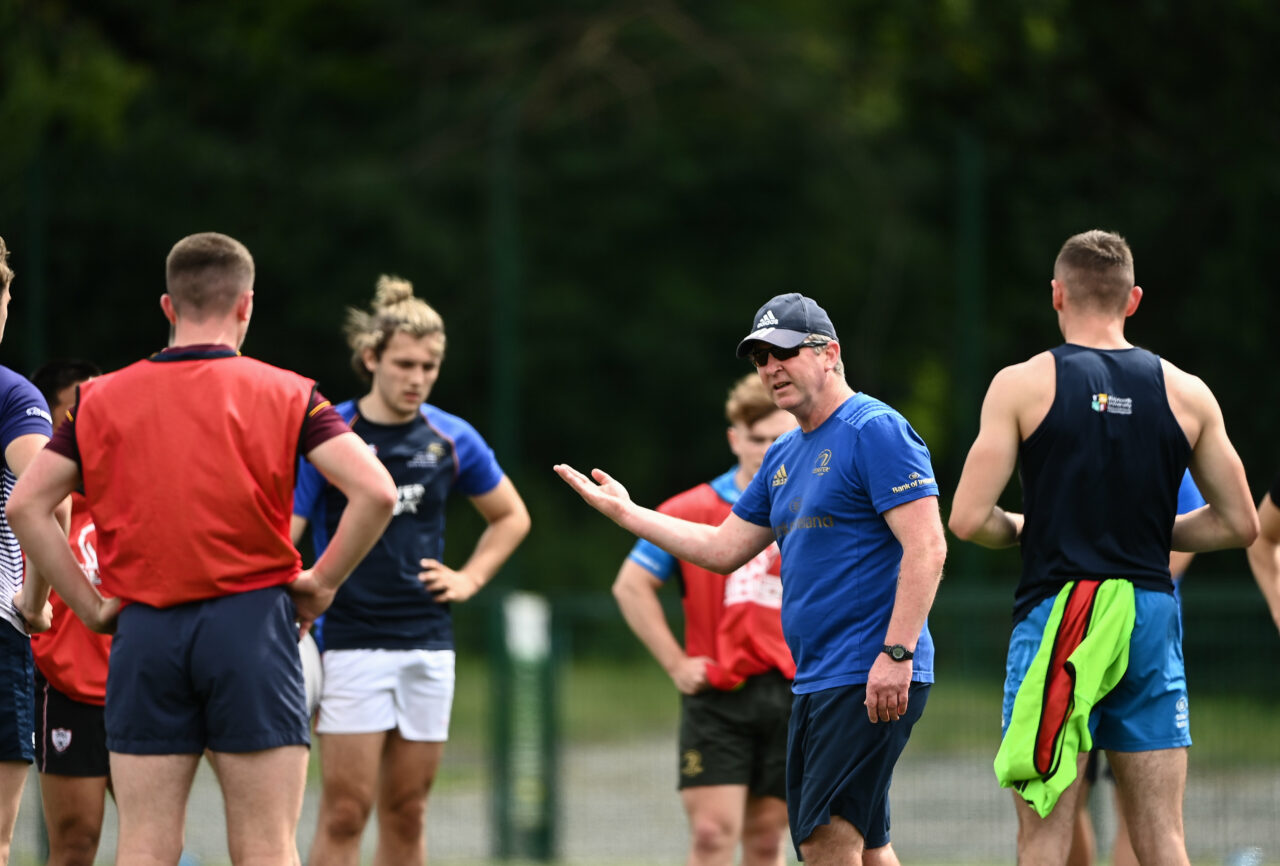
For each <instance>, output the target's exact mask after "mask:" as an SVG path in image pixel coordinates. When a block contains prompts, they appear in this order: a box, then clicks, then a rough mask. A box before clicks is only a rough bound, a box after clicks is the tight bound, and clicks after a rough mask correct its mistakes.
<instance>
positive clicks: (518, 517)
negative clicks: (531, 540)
mask: <svg viewBox="0 0 1280 866" xmlns="http://www.w3.org/2000/svg"><path fill="white" fill-rule="evenodd" d="M511 526H512V530H513V532H514V534H515V536H516V543H517V544H519V543H520V542H521V541H524V540H525V539H526V538H528V536H529V530H530V529H532V528H533V518H532V517H530V516H529V509H527V508H525V507H524V503H521V504H520V510H519V511H518V512H517V513H516V514H514V515H513V516H512V520H511Z"/></svg>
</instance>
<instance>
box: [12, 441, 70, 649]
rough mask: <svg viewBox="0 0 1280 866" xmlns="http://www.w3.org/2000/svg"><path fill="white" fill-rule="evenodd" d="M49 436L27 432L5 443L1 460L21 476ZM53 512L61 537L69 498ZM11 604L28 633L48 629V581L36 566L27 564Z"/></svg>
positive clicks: (67, 519) (50, 614) (50, 621)
mask: <svg viewBox="0 0 1280 866" xmlns="http://www.w3.org/2000/svg"><path fill="white" fill-rule="evenodd" d="M48 442H49V437H48V436H45V435H43V434H41V433H28V434H26V435H25V436H19V437H18V438H16V439H14V440H13V441H12V442H10V443H9V445H8V447H7V448H5V450H4V459H5V462H6V463H7V464H8V465H9V468H10V469H12V470H13V474H14V475H15V476H16V477H19V478H21V477H22V474H23V473H24V472H26V471H27V467H28V466H30V465H31V461H32V460H34V459H35V457H36V455H37V454H39V453H40V451H41V450H43V449H44V446H45V445H46V444H48ZM54 516H55V517H56V518H57V520H58V524H59V525H60V526H61V527H62V534H63V536H64V537H65V536H66V533H67V529H68V527H69V526H70V523H71V500H70V499H63V501H62V502H60V503H58V507H57V508H56V509H55V510H54ZM13 606H14V608H15V609H16V610H17V611H18V615H19V616H21V617H22V619H23V622H25V623H26V625H27V631H28V632H29V633H31V634H35V633H37V632H42V631H48V630H49V627H50V626H51V625H52V624H53V607H52V606H51V605H50V604H49V584H48V582H47V581H46V580H45V579H44V578H43V577H42V576H41V574H40V569H39V568H36V567H34V566H33V565H32V564H31V563H28V564H27V567H26V569H25V573H24V575H23V584H22V589H21V590H19V591H18V593H17V594H16V595H15V596H14V598H13Z"/></svg>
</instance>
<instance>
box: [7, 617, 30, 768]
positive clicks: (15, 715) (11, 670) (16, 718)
mask: <svg viewBox="0 0 1280 866" xmlns="http://www.w3.org/2000/svg"><path fill="white" fill-rule="evenodd" d="M35 670H36V665H35V662H34V661H33V660H32V658H31V638H29V637H27V636H26V635H25V634H23V633H22V632H20V631H18V630H17V629H16V628H14V627H13V626H11V625H10V624H9V623H8V622H7V621H5V620H0V761H26V762H27V763H28V764H29V763H31V762H32V761H34V760H35V758H36V742H35V737H36V726H35V703H36V694H35Z"/></svg>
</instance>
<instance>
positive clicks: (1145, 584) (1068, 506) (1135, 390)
mask: <svg viewBox="0 0 1280 866" xmlns="http://www.w3.org/2000/svg"><path fill="white" fill-rule="evenodd" d="M1052 354H1053V358H1054V365H1055V367H1056V372H1057V391H1056V393H1055V395H1054V398H1053V406H1052V408H1050V409H1049V414H1048V415H1046V416H1045V419H1044V421H1043V422H1041V424H1040V426H1039V427H1037V428H1036V430H1035V432H1034V433H1032V434H1031V435H1030V436H1028V437H1027V439H1026V440H1025V441H1024V442H1023V443H1022V445H1021V446H1020V447H1019V475H1020V478H1021V480H1022V506H1023V513H1024V514H1025V520H1026V522H1025V523H1024V525H1023V529H1022V538H1021V544H1022V579H1021V580H1020V582H1019V583H1018V591H1017V594H1016V595H1015V597H1014V610H1013V617H1014V621H1015V622H1017V621H1018V620H1021V619H1022V618H1023V617H1024V616H1026V615H1027V613H1028V612H1030V610H1031V608H1033V607H1034V606H1035V605H1036V603H1037V602H1039V601H1040V600H1041V599H1044V598H1046V597H1048V596H1050V595H1055V594H1056V593H1057V592H1058V590H1059V589H1061V588H1062V586H1063V584H1065V583H1066V582H1067V581H1069V580H1074V579H1076V578H1094V579H1106V578H1124V579H1125V580H1130V581H1132V582H1133V584H1134V586H1137V587H1141V588H1143V589H1153V590H1162V591H1165V592H1172V591H1173V582H1172V581H1171V580H1170V578H1169V544H1170V539H1171V534H1172V532H1173V519H1174V516H1175V515H1176V514H1177V510H1178V485H1179V483H1180V482H1181V480H1182V474H1183V471H1184V470H1185V469H1186V467H1187V461H1188V460H1189V459H1190V457H1191V446H1190V444H1189V443H1188V442H1187V437H1186V434H1184V433H1183V432H1182V428H1181V427H1180V426H1179V425H1178V421H1177V419H1176V418H1175V417H1174V415H1173V410H1171V409H1170V408H1169V399H1168V396H1167V395H1166V394H1165V386H1164V370H1163V369H1162V368H1161V366H1160V358H1159V357H1158V356H1156V355H1153V354H1152V353H1150V352H1148V351H1146V350H1145V349H1138V348H1130V349H1089V348H1085V347H1084V346H1075V345H1072V344H1070V343H1067V344H1064V345H1061V346H1058V347H1057V348H1055V349H1053V350H1052Z"/></svg>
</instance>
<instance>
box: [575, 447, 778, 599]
mask: <svg viewBox="0 0 1280 866" xmlns="http://www.w3.org/2000/svg"><path fill="white" fill-rule="evenodd" d="M554 469H555V471H556V474H557V475H559V476H560V477H561V478H563V479H564V481H565V483H566V484H568V485H569V486H570V487H572V488H573V489H574V490H575V491H577V493H578V495H579V496H581V497H582V498H583V500H584V501H586V503H587V504H588V505H590V506H591V507H592V508H594V509H596V510H597V511H599V512H600V513H601V514H603V515H604V516H605V517H608V518H609V519H610V520H612V521H613V522H614V523H616V524H618V525H619V526H621V527H622V528H623V529H625V530H627V531H628V532H630V533H631V534H632V535H638V536H640V537H641V538H643V539H645V540H646V541H650V542H652V543H653V544H656V545H658V547H661V548H662V549H663V550H665V551H667V552H668V553H670V554H671V555H672V556H674V557H676V558H677V559H683V560H684V561H685V562H691V563H693V564H694V565H697V566H700V567H702V568H705V569H707V570H708V571H714V572H716V573H717V574H729V573H731V572H733V571H735V570H736V569H738V568H741V567H742V566H743V564H745V563H746V562H747V561H748V560H749V559H751V557H753V556H755V555H756V554H757V553H759V552H760V551H762V550H764V549H765V548H766V547H768V546H769V543H770V542H771V541H773V530H772V529H770V528H769V527H767V526H756V525H755V524H753V523H748V522H747V521H745V520H743V519H742V518H741V517H738V516H737V515H736V514H732V513H731V514H730V515H729V516H728V517H726V518H725V519H724V522H722V523H721V524H720V525H719V526H708V525H707V524H703V523H691V522H690V521H688V520H681V519H679V518H677V517H672V516H670V515H667V514H660V513H658V512H657V511H654V510H653V509H651V508H643V507H641V506H639V505H636V504H635V503H634V502H632V501H631V497H630V496H629V495H628V494H627V489H626V488H625V487H623V486H622V485H621V484H619V483H618V481H616V480H615V479H614V478H613V477H612V476H610V475H609V474H608V473H607V472H605V471H603V470H601V469H593V470H591V476H592V477H591V478H588V477H587V476H586V475H583V474H582V473H581V472H579V471H578V470H577V469H574V468H573V467H572V466H568V465H566V464H564V463H560V464H557V465H556V466H555V467H554Z"/></svg>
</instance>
